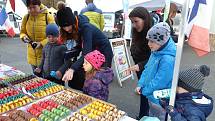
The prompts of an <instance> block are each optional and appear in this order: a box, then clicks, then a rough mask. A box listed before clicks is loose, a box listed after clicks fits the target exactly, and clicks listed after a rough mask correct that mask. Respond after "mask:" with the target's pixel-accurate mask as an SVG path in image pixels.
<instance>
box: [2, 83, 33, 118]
mask: <svg viewBox="0 0 215 121" xmlns="http://www.w3.org/2000/svg"><path fill="white" fill-rule="evenodd" d="M30 102H32V99H31V98H29V97H28V96H26V95H25V94H23V93H20V92H19V91H17V90H15V89H13V88H11V87H6V88H2V89H1V90H0V114H1V113H5V112H7V111H9V110H12V109H15V108H19V107H22V106H24V105H26V104H28V103H30Z"/></svg>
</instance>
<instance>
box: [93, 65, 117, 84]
mask: <svg viewBox="0 0 215 121" xmlns="http://www.w3.org/2000/svg"><path fill="white" fill-rule="evenodd" d="M113 76H114V73H113V70H112V69H111V68H105V69H101V70H100V71H98V72H97V73H96V75H95V78H98V79H100V80H101V81H102V82H103V83H104V84H105V85H108V84H110V83H111V82H112V80H113Z"/></svg>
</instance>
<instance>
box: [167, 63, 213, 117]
mask: <svg viewBox="0 0 215 121" xmlns="http://www.w3.org/2000/svg"><path fill="white" fill-rule="evenodd" d="M209 74H210V68H209V67H208V66H206V65H202V66H197V67H194V68H189V69H186V70H184V71H181V72H180V74H179V81H178V87H177V91H176V99H175V106H174V107H173V106H171V105H169V106H167V107H165V108H166V111H167V112H168V113H169V115H170V116H171V121H206V117H208V116H209V115H210V113H211V112H212V110H213V99H212V98H211V97H210V96H208V95H206V94H204V93H203V92H202V87H203V85H204V79H205V77H206V76H209ZM167 103H168V101H166V102H165V103H164V104H167Z"/></svg>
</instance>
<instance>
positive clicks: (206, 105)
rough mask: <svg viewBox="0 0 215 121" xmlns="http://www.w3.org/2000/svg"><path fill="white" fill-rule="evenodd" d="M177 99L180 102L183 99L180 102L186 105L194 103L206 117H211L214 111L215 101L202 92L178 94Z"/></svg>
mask: <svg viewBox="0 0 215 121" xmlns="http://www.w3.org/2000/svg"><path fill="white" fill-rule="evenodd" d="M177 98H178V99H179V100H181V99H182V100H181V101H180V102H181V103H184V104H186V103H189V102H190V101H192V103H194V105H195V106H196V107H198V109H200V110H201V111H202V112H204V114H205V116H206V117H207V116H209V115H210V113H211V112H212V110H213V99H212V98H211V97H210V96H208V95H206V94H204V93H202V92H192V93H183V94H177ZM178 99H177V100H178Z"/></svg>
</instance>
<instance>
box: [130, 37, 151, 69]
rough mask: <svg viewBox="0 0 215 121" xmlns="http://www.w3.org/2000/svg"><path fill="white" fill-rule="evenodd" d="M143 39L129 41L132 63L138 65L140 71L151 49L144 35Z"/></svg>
mask: <svg viewBox="0 0 215 121" xmlns="http://www.w3.org/2000/svg"><path fill="white" fill-rule="evenodd" d="M142 38H144V39H143V40H139V41H135V40H133V41H132V43H131V48H130V50H131V56H132V57H133V60H134V63H135V64H138V65H139V68H140V72H142V70H143V69H144V66H145V64H146V63H147V61H148V59H149V56H150V54H151V50H150V48H149V46H148V40H147V39H146V38H145V37H144V35H143V37H142Z"/></svg>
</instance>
